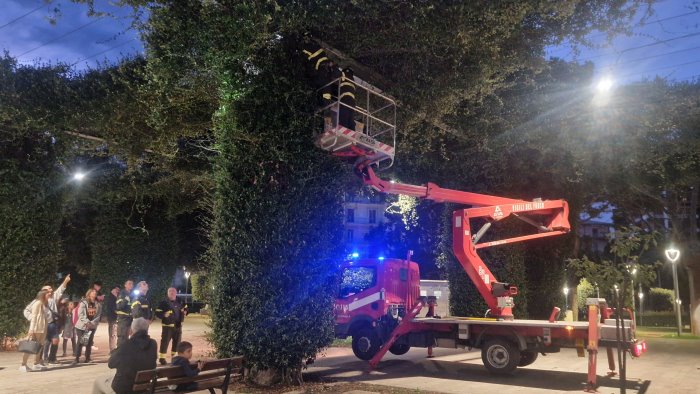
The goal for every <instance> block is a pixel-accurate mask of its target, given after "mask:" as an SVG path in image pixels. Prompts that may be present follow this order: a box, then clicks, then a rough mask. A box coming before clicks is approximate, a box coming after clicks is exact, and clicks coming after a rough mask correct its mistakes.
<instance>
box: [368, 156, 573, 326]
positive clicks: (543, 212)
mask: <svg viewBox="0 0 700 394" xmlns="http://www.w3.org/2000/svg"><path fill="white" fill-rule="evenodd" d="M357 170H358V172H359V174H360V177H361V178H362V180H363V182H364V183H365V184H366V185H369V186H371V187H373V188H374V189H376V190H377V191H380V192H382V193H390V194H400V195H406V196H412V197H418V198H423V199H426V200H432V201H436V202H451V203H457V204H465V205H471V206H472V207H471V208H465V209H459V210H457V211H455V212H454V213H453V214H452V235H453V241H452V249H453V251H454V255H455V256H456V257H457V259H458V260H459V262H460V264H461V265H462V267H463V268H464V270H465V271H466V272H467V274H468V275H469V278H470V279H471V280H472V282H474V284H475V285H476V287H477V289H478V290H479V293H480V294H481V296H482V297H483V298H484V300H485V301H486V303H487V305H488V307H489V309H490V312H489V317H495V318H498V319H503V320H511V319H513V313H512V308H513V305H514V304H513V296H514V295H516V294H517V293H518V289H517V287H516V286H514V285H511V284H509V283H501V282H499V281H498V280H497V279H496V277H495V276H494V275H493V273H491V270H489V268H488V267H487V266H486V264H485V263H484V261H483V260H481V258H480V257H479V255H478V254H477V253H476V251H477V249H482V248H488V247H491V246H497V245H505V244H509V243H514V242H521V241H526V240H530V239H535V238H542V237H549V236H554V235H561V234H566V233H568V232H569V231H570V229H571V226H570V225H569V220H568V217H569V206H568V204H567V203H566V201H564V200H540V199H536V200H533V201H524V200H517V199H511V198H504V197H496V196H490V195H486V194H478V193H470V192H464V191H459V190H451V189H444V188H441V187H439V186H438V185H436V184H434V183H428V184H427V185H426V186H417V185H407V184H403V183H394V182H390V181H385V180H383V179H380V178H379V177H377V175H376V174H375V173H374V170H373V169H372V167H371V166H370V165H368V164H360V165H358V166H357ZM509 216H515V217H517V218H518V219H520V220H522V221H524V222H526V223H528V224H530V225H532V226H533V227H535V229H536V230H537V232H535V233H532V234H527V235H522V236H518V237H512V238H505V239H501V240H497V241H489V242H482V243H479V240H480V239H481V237H482V236H483V235H484V234H485V233H486V231H487V230H488V229H489V227H491V224H492V223H494V222H497V221H499V220H503V219H505V218H507V217H509ZM475 218H484V219H486V220H487V222H486V224H485V225H484V226H482V227H481V228H480V229H479V230H478V231H476V232H473V231H472V229H471V222H470V221H471V220H472V219H475Z"/></svg>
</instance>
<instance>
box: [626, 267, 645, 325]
mask: <svg viewBox="0 0 700 394" xmlns="http://www.w3.org/2000/svg"><path fill="white" fill-rule="evenodd" d="M628 269H629V268H628ZM629 273H630V274H631V276H632V278H631V279H630V280H631V282H632V316H633V317H635V316H636V314H637V308H636V303H635V300H634V278H636V277H637V267H633V268H632V270H631V271H629ZM639 285H640V286H641V285H642V284H641V283H640V284H639ZM635 321H636V318H635Z"/></svg>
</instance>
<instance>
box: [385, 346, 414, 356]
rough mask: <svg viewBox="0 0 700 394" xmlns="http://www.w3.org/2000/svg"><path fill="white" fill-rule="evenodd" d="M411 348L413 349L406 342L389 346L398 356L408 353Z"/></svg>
mask: <svg viewBox="0 0 700 394" xmlns="http://www.w3.org/2000/svg"><path fill="white" fill-rule="evenodd" d="M409 350H411V347H410V346H409V345H408V344H405V343H395V344H393V345H391V347H390V348H389V351H390V352H391V353H392V354H395V355H397V356H400V355H402V354H406V353H407V352H408V351H409Z"/></svg>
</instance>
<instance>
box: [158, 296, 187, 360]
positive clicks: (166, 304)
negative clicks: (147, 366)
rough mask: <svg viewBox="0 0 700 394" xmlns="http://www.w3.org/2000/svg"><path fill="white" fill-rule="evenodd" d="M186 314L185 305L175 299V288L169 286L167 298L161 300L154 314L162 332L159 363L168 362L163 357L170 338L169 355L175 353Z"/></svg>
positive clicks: (172, 355) (166, 353)
mask: <svg viewBox="0 0 700 394" xmlns="http://www.w3.org/2000/svg"><path fill="white" fill-rule="evenodd" d="M186 314H187V305H186V304H185V305H183V304H182V303H181V302H180V300H178V299H177V289H175V288H174V287H171V288H169V289H168V298H167V299H165V300H163V301H161V302H160V304H158V307H157V308H156V316H157V317H158V318H159V319H161V321H162V324H161V325H162V327H163V329H162V332H161V336H160V350H159V352H158V361H159V362H160V364H161V365H165V364H167V363H168V362H167V361H166V360H165V357H166V356H167V355H168V343H169V342H170V341H171V340H172V341H173V344H172V347H171V351H170V356H171V357H175V356H176V355H177V345H178V344H179V343H180V339H181V338H182V322H183V320H185V315H186Z"/></svg>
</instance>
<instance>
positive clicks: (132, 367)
mask: <svg viewBox="0 0 700 394" xmlns="http://www.w3.org/2000/svg"><path fill="white" fill-rule="evenodd" d="M157 358H158V345H157V344H156V341H155V340H154V339H151V337H149V336H148V333H147V332H146V331H137V332H136V333H135V334H134V335H132V336H131V338H129V340H127V341H126V342H125V343H124V344H123V345H121V346H119V347H118V348H117V350H116V351H115V352H114V353H113V354H112V356H111V357H110V358H109V364H108V365H109V367H110V368H116V369H117V373H116V374H115V375H114V380H112V390H114V391H115V392H117V393H118V394H130V393H133V391H131V389H132V388H133V387H134V379H136V373H137V372H139V371H145V370H149V369H155V368H156V359H157Z"/></svg>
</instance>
